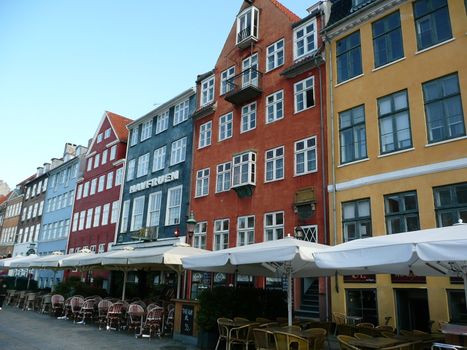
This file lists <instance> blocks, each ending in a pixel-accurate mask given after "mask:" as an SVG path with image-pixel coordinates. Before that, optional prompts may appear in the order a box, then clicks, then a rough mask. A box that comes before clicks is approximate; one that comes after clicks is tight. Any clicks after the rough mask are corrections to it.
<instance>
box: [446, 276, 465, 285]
mask: <svg viewBox="0 0 467 350" xmlns="http://www.w3.org/2000/svg"><path fill="white" fill-rule="evenodd" d="M449 282H451V284H464V280H463V279H462V277H450V278H449Z"/></svg>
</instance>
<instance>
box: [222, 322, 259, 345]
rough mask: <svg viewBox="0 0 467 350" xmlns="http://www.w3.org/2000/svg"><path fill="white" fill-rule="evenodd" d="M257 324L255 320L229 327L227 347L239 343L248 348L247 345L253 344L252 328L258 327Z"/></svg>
mask: <svg viewBox="0 0 467 350" xmlns="http://www.w3.org/2000/svg"><path fill="white" fill-rule="evenodd" d="M234 322H235V321H234ZM258 325H259V324H258V323H256V322H253V323H251V322H250V323H247V324H243V325H241V326H239V327H233V328H231V329H230V331H229V340H228V343H229V345H228V349H230V348H231V346H232V345H233V344H240V345H242V346H245V349H246V350H248V347H249V345H250V344H251V345H254V343H255V338H254V335H253V328H256V327H258ZM253 348H254V347H253Z"/></svg>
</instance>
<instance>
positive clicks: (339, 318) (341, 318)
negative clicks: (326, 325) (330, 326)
mask: <svg viewBox="0 0 467 350" xmlns="http://www.w3.org/2000/svg"><path fill="white" fill-rule="evenodd" d="M332 318H333V320H334V323H335V328H334V336H335V335H337V329H338V328H339V325H344V324H345V323H346V322H345V314H343V313H342V312H333V313H332Z"/></svg>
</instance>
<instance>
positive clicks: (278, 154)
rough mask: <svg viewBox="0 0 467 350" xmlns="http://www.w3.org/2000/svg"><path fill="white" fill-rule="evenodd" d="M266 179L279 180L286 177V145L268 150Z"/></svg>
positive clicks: (267, 180) (268, 180) (269, 180)
mask: <svg viewBox="0 0 467 350" xmlns="http://www.w3.org/2000/svg"><path fill="white" fill-rule="evenodd" d="M265 163H266V164H265V172H264V173H265V181H266V182H271V181H277V180H281V179H283V178H284V147H283V146H281V147H277V148H274V149H270V150H268V151H266V156H265Z"/></svg>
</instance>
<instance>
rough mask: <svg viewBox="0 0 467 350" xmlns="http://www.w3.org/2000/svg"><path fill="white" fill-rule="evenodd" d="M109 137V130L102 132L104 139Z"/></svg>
mask: <svg viewBox="0 0 467 350" xmlns="http://www.w3.org/2000/svg"><path fill="white" fill-rule="evenodd" d="M109 137H110V128H108V129H105V132H104V139H108V138H109Z"/></svg>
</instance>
